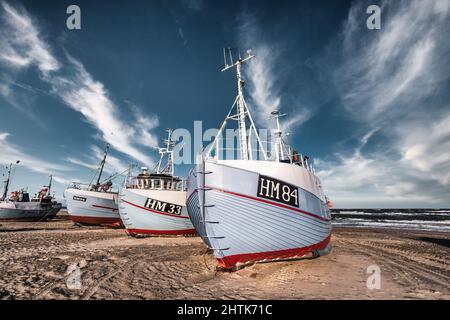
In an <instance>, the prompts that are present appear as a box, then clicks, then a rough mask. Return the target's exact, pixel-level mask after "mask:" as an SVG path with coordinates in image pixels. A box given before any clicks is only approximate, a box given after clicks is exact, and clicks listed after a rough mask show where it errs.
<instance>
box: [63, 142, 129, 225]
mask: <svg viewBox="0 0 450 320" xmlns="http://www.w3.org/2000/svg"><path fill="white" fill-rule="evenodd" d="M108 150H109V144H107V145H106V148H105V152H104V155H103V159H102V161H101V162H100V166H99V169H98V173H97V174H96V178H97V180H96V182H95V184H89V185H83V184H81V183H75V182H74V183H73V184H72V185H71V186H70V187H69V188H67V189H66V190H65V191H64V197H65V199H66V205H67V212H68V213H69V217H70V219H71V220H72V221H73V222H74V223H77V224H81V225H104V226H111V227H119V226H121V225H122V221H121V220H120V216H119V207H118V204H117V200H118V192H114V191H111V189H112V185H113V184H112V181H111V177H109V178H108V179H106V180H105V181H102V180H101V178H102V174H103V169H104V167H105V163H106V157H107V155H108Z"/></svg>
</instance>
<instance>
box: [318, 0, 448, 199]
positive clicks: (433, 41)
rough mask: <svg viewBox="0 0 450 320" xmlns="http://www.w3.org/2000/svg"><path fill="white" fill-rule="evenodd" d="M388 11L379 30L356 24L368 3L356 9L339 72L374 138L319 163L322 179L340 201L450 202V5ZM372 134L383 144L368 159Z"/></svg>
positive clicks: (389, 6) (347, 103)
mask: <svg viewBox="0 0 450 320" xmlns="http://www.w3.org/2000/svg"><path fill="white" fill-rule="evenodd" d="M382 7H383V8H384V9H385V10H383V16H382V17H383V23H382V29H381V30H379V31H369V30H367V29H366V28H365V25H364V24H361V23H357V21H360V20H361V19H362V17H364V16H365V3H364V2H358V3H356V4H355V5H354V6H353V7H352V8H351V9H350V12H349V17H348V19H347V23H346V24H345V26H344V29H343V34H342V37H343V39H342V40H343V41H341V43H342V44H343V46H342V47H341V49H342V53H343V58H342V59H343V60H342V61H343V62H342V64H341V66H340V67H339V68H337V69H336V71H335V73H334V75H333V77H334V82H335V84H336V88H337V90H338V93H339V94H340V95H341V98H342V102H343V105H344V108H345V111H347V112H349V114H350V115H351V116H352V117H353V118H354V119H355V120H357V121H358V122H359V123H360V124H361V125H363V126H364V127H365V128H366V130H367V134H366V135H365V136H363V137H362V138H361V140H360V145H358V146H357V147H356V148H355V150H354V151H353V152H351V151H350V152H349V151H343V152H341V153H339V154H338V155H336V161H330V162H326V161H324V162H321V161H318V166H319V167H320V168H321V170H320V172H319V174H320V175H321V176H323V180H324V185H325V186H326V187H327V188H328V190H329V193H330V194H333V195H334V196H336V198H337V199H336V202H337V203H338V202H339V200H341V201H343V203H345V204H347V205H349V204H351V203H361V202H362V203H364V201H366V203H367V202H371V203H373V204H375V203H376V201H378V202H379V203H380V204H379V206H388V205H389V203H396V201H397V202H398V201H400V202H399V203H403V204H405V203H406V204H408V203H414V205H417V204H418V203H420V202H422V203H426V204H428V205H430V204H431V205H440V204H443V203H447V204H448V201H447V199H448V196H450V189H449V187H450V174H449V172H450V153H449V152H448V150H450V130H449V128H450V109H449V108H448V105H442V103H441V102H440V101H442V100H445V97H446V95H447V93H446V92H447V88H446V86H445V80H446V79H448V77H449V76H450V74H449V73H448V68H446V67H443V66H448V65H450V44H449V43H448V41H447V40H446V37H447V36H446V35H448V33H449V31H450V25H449V24H448V18H449V13H450V10H449V8H450V2H449V1H439V0H434V1H433V0H431V1H426V2H425V1H416V0H413V1H398V2H388V1H385V2H383V3H382ZM332 49H333V50H336V49H337V48H336V47H333V48H332ZM373 136H377V137H379V138H382V139H383V141H384V142H383V144H382V145H381V146H380V145H377V146H373V147H372V149H371V152H370V153H367V154H363V153H362V151H361V150H362V146H365V145H366V144H368V143H370V140H371V139H372V138H373ZM352 197H353V198H352Z"/></svg>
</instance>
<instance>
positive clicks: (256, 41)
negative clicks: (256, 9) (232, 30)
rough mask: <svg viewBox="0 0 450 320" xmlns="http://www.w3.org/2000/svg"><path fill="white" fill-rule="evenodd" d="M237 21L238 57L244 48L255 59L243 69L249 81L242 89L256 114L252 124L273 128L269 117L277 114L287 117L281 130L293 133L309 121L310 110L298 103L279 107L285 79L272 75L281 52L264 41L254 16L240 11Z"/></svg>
mask: <svg viewBox="0 0 450 320" xmlns="http://www.w3.org/2000/svg"><path fill="white" fill-rule="evenodd" d="M238 21H239V35H240V36H239V37H240V38H239V39H238V43H239V45H240V46H241V47H242V48H243V49H245V50H244V52H243V53H242V56H245V55H246V54H245V51H246V49H247V48H251V49H252V52H253V54H254V55H255V58H254V59H252V60H250V61H249V63H248V64H247V65H246V67H245V69H244V72H245V77H246V79H247V80H248V81H249V85H248V86H247V87H246V88H247V90H248V91H249V94H250V98H251V99H250V101H251V102H252V104H251V107H253V109H254V111H256V113H255V116H256V120H257V121H258V122H259V123H260V124H261V125H264V126H265V127H266V128H273V127H274V122H273V120H270V113H271V112H272V111H274V110H281V111H282V112H287V113H288V114H289V116H288V118H289V120H287V123H284V122H283V126H284V127H285V129H292V130H294V129H295V128H297V127H299V126H301V125H302V124H303V123H304V122H306V121H307V120H309V118H310V117H311V116H312V115H313V109H312V108H309V107H308V106H303V105H300V104H299V103H294V104H293V105H292V103H289V107H287V103H284V104H283V101H285V100H284V99H286V98H287V97H286V96H283V95H282V92H281V88H282V86H283V84H284V83H285V81H286V79H285V78H286V75H282V74H280V73H279V72H277V71H276V70H277V64H279V63H280V55H281V52H282V48H281V47H280V43H278V42H276V41H273V42H268V41H267V40H266V39H264V35H263V32H262V29H261V26H260V21H259V20H258V18H257V16H256V15H255V14H252V13H249V12H248V11H243V12H241V14H240V16H239V17H238ZM285 95H287V93H285ZM290 98H292V97H290ZM296 100H298V99H295V98H294V99H291V101H296ZM255 108H256V109H255ZM290 113H292V114H290Z"/></svg>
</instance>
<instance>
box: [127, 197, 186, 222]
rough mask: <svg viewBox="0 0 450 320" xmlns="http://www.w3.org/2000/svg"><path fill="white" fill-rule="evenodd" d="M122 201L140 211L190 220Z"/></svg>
mask: <svg viewBox="0 0 450 320" xmlns="http://www.w3.org/2000/svg"><path fill="white" fill-rule="evenodd" d="M122 201H123V202H125V203H128V204H129V205H131V206H134V207H136V208H139V209H142V210H145V211H150V212H153V213H156V214H162V215H163V216H169V217H172V218H180V219H189V217H185V216H177V215H174V214H170V213H164V212H160V211H155V210H152V209H149V208H146V207H142V206H140V205H138V204H135V203H131V202H129V201H127V200H122Z"/></svg>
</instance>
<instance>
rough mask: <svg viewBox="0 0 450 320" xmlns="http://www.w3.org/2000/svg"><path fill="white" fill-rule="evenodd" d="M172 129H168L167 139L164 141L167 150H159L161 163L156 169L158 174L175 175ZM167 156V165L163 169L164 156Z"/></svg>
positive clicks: (159, 162)
mask: <svg viewBox="0 0 450 320" xmlns="http://www.w3.org/2000/svg"><path fill="white" fill-rule="evenodd" d="M172 132H173V131H172V129H167V139H166V140H165V141H164V142H165V143H166V147H165V148H159V155H160V156H159V161H158V165H157V167H156V173H157V174H161V173H165V174H170V175H171V176H173V175H174V166H173V144H174V143H173V141H172ZM166 154H167V165H166V166H165V167H164V168H163V169H161V166H162V163H163V160H164V156H165V155H166Z"/></svg>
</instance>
